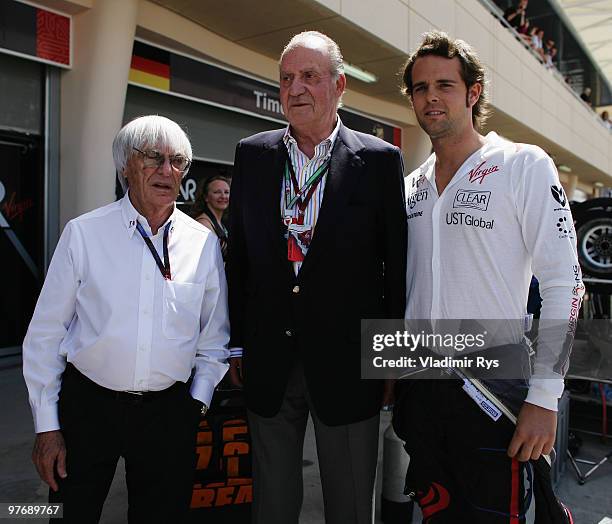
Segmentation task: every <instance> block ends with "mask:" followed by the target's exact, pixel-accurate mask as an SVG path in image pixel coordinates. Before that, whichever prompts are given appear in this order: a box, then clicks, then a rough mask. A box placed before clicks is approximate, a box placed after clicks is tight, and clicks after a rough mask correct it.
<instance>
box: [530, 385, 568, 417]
mask: <svg viewBox="0 0 612 524" xmlns="http://www.w3.org/2000/svg"><path fill="white" fill-rule="evenodd" d="M563 387H564V386H563V379H560V378H559V379H556V378H532V379H531V380H530V381H529V392H528V393H527V398H526V399H525V402H529V403H530V404H534V405H536V406H540V407H541V408H544V409H549V410H550V411H557V410H558V407H559V399H560V398H561V395H562V394H563Z"/></svg>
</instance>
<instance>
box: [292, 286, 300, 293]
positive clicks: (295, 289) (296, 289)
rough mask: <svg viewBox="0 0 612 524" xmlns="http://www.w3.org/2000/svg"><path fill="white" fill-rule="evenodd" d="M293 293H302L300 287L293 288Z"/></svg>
mask: <svg viewBox="0 0 612 524" xmlns="http://www.w3.org/2000/svg"><path fill="white" fill-rule="evenodd" d="M292 291H293V292H294V293H295V294H296V295H297V294H298V293H299V292H300V286H293V289H292Z"/></svg>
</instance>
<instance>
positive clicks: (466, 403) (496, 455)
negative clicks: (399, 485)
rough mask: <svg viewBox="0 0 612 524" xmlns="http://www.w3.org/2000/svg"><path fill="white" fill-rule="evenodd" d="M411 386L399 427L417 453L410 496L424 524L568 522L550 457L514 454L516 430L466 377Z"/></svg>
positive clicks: (400, 404)
mask: <svg viewBox="0 0 612 524" xmlns="http://www.w3.org/2000/svg"><path fill="white" fill-rule="evenodd" d="M405 382H406V383H405V384H402V386H403V387H402V388H399V389H400V390H401V391H402V393H401V396H400V398H398V401H397V402H396V406H395V411H394V427H395V428H396V432H397V433H398V436H400V438H402V439H403V440H405V442H406V446H405V447H406V451H407V452H408V454H409V455H410V464H409V466H408V472H407V475H406V491H407V493H410V494H411V496H412V497H413V498H414V499H415V500H416V501H417V502H418V503H419V506H420V507H421V511H422V513H423V522H427V523H431V524H440V523H444V524H446V523H448V524H451V523H452V524H457V523H463V522H469V523H472V524H495V523H499V524H502V523H511V524H521V523H526V522H533V521H534V519H535V522H536V523H538V524H552V523H554V524H558V523H566V522H567V521H566V519H565V515H564V512H563V510H562V507H561V505H560V504H559V503H558V501H557V500H556V498H555V497H554V494H553V491H552V487H551V481H550V468H549V467H548V465H547V464H546V463H545V462H544V459H543V458H542V459H540V460H538V461H536V462H533V461H528V462H519V461H518V460H516V459H511V458H510V457H508V456H507V453H506V451H507V448H508V445H509V444H510V440H511V439H512V436H513V434H514V429H515V426H514V425H513V424H512V423H511V422H510V421H509V420H508V419H507V418H506V417H504V416H502V417H501V418H499V419H498V420H497V421H494V420H493V419H491V418H490V417H489V416H487V415H486V414H485V413H484V412H483V411H482V410H481V409H480V408H479V407H478V406H477V405H476V403H475V402H474V401H473V400H472V399H471V398H470V397H469V396H468V395H467V393H466V392H465V391H463V389H462V387H461V386H462V384H463V382H461V381H459V380H454V379H448V380H443V379H440V380H418V379H417V380H409V381H405ZM534 503H535V508H534V507H533V504H534Z"/></svg>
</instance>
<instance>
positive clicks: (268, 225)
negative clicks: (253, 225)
mask: <svg viewBox="0 0 612 524" xmlns="http://www.w3.org/2000/svg"><path fill="white" fill-rule="evenodd" d="M287 159H288V155H287V149H286V148H285V144H284V143H283V140H282V137H281V139H280V140H279V141H278V142H277V143H275V144H272V145H271V146H270V147H268V148H266V149H265V150H264V151H263V153H262V154H261V157H260V166H262V167H261V168H260V169H259V171H260V172H262V171H263V173H262V175H261V176H260V182H259V184H258V185H259V194H260V201H261V210H262V226H264V229H265V231H266V232H267V233H268V235H269V239H270V242H271V243H272V246H273V249H274V251H275V252H276V253H278V255H279V256H280V257H281V258H282V259H283V260H284V262H285V263H286V264H287V266H288V267H289V262H288V261H287V243H286V242H285V241H284V238H283V228H282V221H281V213H280V198H281V189H282V181H283V169H284V166H285V162H286V161H287ZM291 271H292V272H293V270H291Z"/></svg>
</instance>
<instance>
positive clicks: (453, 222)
mask: <svg viewBox="0 0 612 524" xmlns="http://www.w3.org/2000/svg"><path fill="white" fill-rule="evenodd" d="M446 223H447V224H448V225H449V226H469V227H477V228H480V229H493V226H494V223H495V219H491V220H485V219H484V218H481V217H475V216H473V215H470V214H468V213H463V212H462V211H452V212H451V213H446Z"/></svg>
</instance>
